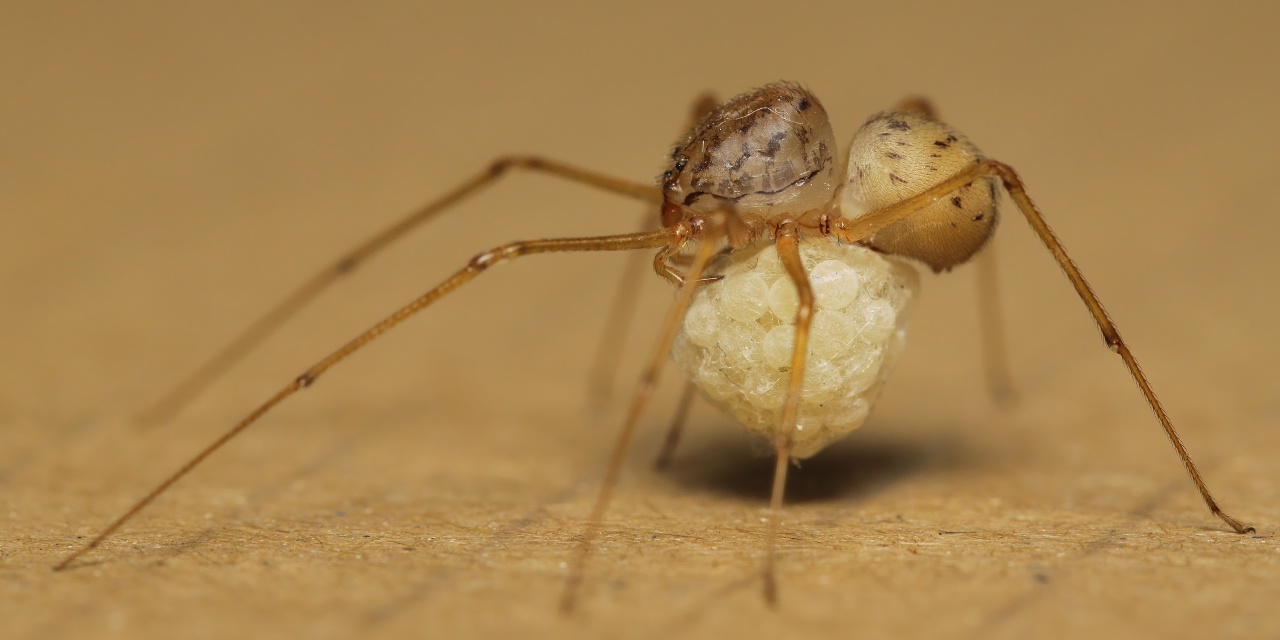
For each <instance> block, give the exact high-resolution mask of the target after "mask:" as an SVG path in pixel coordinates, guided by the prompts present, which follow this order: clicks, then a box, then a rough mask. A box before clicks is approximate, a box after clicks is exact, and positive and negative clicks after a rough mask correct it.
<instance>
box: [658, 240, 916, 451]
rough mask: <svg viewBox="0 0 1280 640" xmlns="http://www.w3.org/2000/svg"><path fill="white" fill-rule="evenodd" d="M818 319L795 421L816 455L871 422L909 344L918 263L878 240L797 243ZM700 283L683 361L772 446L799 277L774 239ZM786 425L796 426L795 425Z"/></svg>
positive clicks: (787, 371) (798, 439)
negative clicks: (882, 250)
mask: <svg viewBox="0 0 1280 640" xmlns="http://www.w3.org/2000/svg"><path fill="white" fill-rule="evenodd" d="M800 255H801V259H802V261H803V263H804V266H805V272H806V273H808V274H809V280H810V282H811V286H812V287H813V295H814V305H815V310H814V319H813V328H812V330H811V332H810V335H811V340H810V342H809V348H808V349H807V354H808V359H807V361H806V363H805V367H804V370H805V371H804V378H803V386H802V387H801V390H802V391H803V395H802V396H801V400H800V405H799V408H798V414H797V418H796V430H795V432H794V434H795V439H794V448H793V450H792V451H793V452H794V453H793V457H794V458H798V459H799V458H808V457H809V456H811V455H813V454H815V453H817V452H819V451H821V450H822V448H823V447H826V446H827V445H829V444H831V443H832V442H835V441H836V440H839V439H840V438H842V437H843V436H845V435H847V434H848V433H849V432H850V431H852V430H854V429H856V428H858V427H859V426H861V425H862V423H863V421H865V420H866V419H867V415H868V414H869V413H870V411H871V407H872V405H873V404H874V403H875V401H876V398H878V397H879V396H880V389H881V387H883V386H884V383H885V381H886V380H887V379H888V378H889V374H890V373H891V372H892V370H893V365H894V364H895V363H897V361H898V357H899V356H900V355H902V349H903V348H904V347H905V346H906V342H907V331H906V329H907V320H908V319H909V317H910V315H911V305H912V303H913V302H914V301H915V298H916V296H917V295H918V294H919V290H920V286H919V283H920V279H919V277H918V276H917V275H916V272H915V269H914V268H913V267H912V266H910V265H908V264H906V263H903V262H897V261H891V260H887V259H885V258H882V257H880V256H879V255H878V254H876V253H875V252H873V251H871V250H870V249H864V248H862V247H850V246H842V245H839V244H836V243H834V242H827V241H823V240H820V239H819V240H813V241H809V242H804V243H802V244H801V245H800ZM716 273H717V274H719V275H721V276H723V279H721V280H719V281H717V282H714V283H712V284H709V285H707V286H705V287H703V288H701V289H700V290H699V291H698V293H697V294H696V295H695V296H694V299H693V303H692V304H690V305H689V312H688V313H687V314H686V315H685V320H684V325H683V327H682V330H681V332H680V335H679V336H677V337H676V342H675V344H674V345H673V347H672V350H671V355H672V359H673V360H674V361H675V363H676V366H677V367H679V369H680V370H681V371H683V372H685V374H687V375H688V376H689V379H690V380H692V381H693V382H694V383H696V384H697V385H698V387H699V388H700V389H702V391H703V393H704V394H706V396H707V397H708V398H710V399H711V400H712V401H713V402H714V403H715V404H716V405H717V406H720V407H722V408H724V409H725V410H726V411H728V412H729V414H730V415H733V416H734V417H736V418H737V419H738V421H739V422H741V423H742V424H743V425H744V426H746V427H747V429H749V430H751V432H753V433H755V434H756V435H757V436H760V437H761V439H762V440H763V442H764V443H766V446H765V447H764V450H766V451H767V450H768V448H769V446H770V445H769V443H773V442H775V441H776V439H777V438H776V437H777V435H778V434H779V429H780V428H781V427H782V412H783V404H784V403H785V401H786V392H787V385H788V383H789V381H790V379H791V358H792V353H793V352H794V350H795V342H796V330H795V315H796V307H797V305H798V300H797V295H796V287H795V283H793V282H792V281H791V278H790V277H788V276H787V272H786V269H785V268H784V267H783V266H782V260H781V259H780V258H779V257H778V252H777V251H776V250H774V248H773V247H772V246H765V247H756V248H754V249H752V250H745V251H742V252H740V253H738V254H734V255H733V256H732V257H731V261H730V262H729V264H727V265H725V266H724V267H723V268H719V269H716ZM788 428H789V427H788Z"/></svg>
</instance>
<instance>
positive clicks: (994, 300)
mask: <svg viewBox="0 0 1280 640" xmlns="http://www.w3.org/2000/svg"><path fill="white" fill-rule="evenodd" d="M977 262H978V264H977V267H978V273H977V281H978V320H979V325H980V326H979V327H978V329H979V331H980V332H981V334H982V370H983V372H984V373H985V374H986V375H985V376H984V377H985V378H986V380H987V390H988V391H989V392H990V393H991V397H992V398H994V399H995V401H996V404H1000V405H1008V404H1010V403H1012V402H1013V400H1014V392H1013V375H1012V374H1011V373H1009V371H1010V369H1009V350H1008V345H1007V342H1006V339H1007V336H1008V333H1007V332H1006V331H1005V326H1004V307H1003V305H1001V304H1000V281H999V270H998V269H997V268H996V266H997V260H996V248H995V247H994V246H992V244H991V243H990V242H988V243H987V246H986V247H984V248H983V250H982V252H981V253H979V254H978V255H977Z"/></svg>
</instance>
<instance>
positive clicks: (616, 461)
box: [560, 214, 725, 614]
mask: <svg viewBox="0 0 1280 640" xmlns="http://www.w3.org/2000/svg"><path fill="white" fill-rule="evenodd" d="M717 218H719V219H715V218H713V219H708V220H704V221H703V222H704V223H705V224H700V223H698V221H694V222H692V223H689V222H685V223H681V225H691V226H692V227H694V228H698V227H702V228H703V231H702V232H701V233H700V234H698V235H695V232H691V233H690V234H688V235H685V236H683V237H680V238H672V241H671V242H668V243H667V245H666V247H667V248H666V249H664V250H663V251H662V252H661V253H660V254H659V255H661V254H662V253H666V252H668V251H678V250H679V248H680V247H681V246H683V244H684V243H685V242H686V241H687V240H690V239H696V240H698V241H699V244H698V250H697V253H696V254H695V255H694V259H693V264H692V265H690V267H689V272H688V274H687V276H688V277H687V278H685V280H684V282H683V283H682V284H681V285H680V289H679V291H678V292H677V294H676V300H675V302H673V303H672V304H671V308H670V309H669V310H668V311H667V317H666V319H665V320H664V321H663V323H662V326H661V330H660V331H659V334H658V339H657V341H656V342H655V343H654V346H653V349H652V350H651V351H650V353H649V360H648V362H647V364H646V365H645V367H644V369H643V371H642V372H641V374H640V380H639V381H638V382H637V383H636V388H635V391H634V392H633V393H632V396H631V406H630V408H629V409H628V410H627V416H626V419H625V421H624V422H623V425H622V432H621V433H620V434H619V435H618V441H617V444H616V445H614V449H613V454H612V455H611V456H610V457H609V466H608V468H607V471H606V472H605V476H604V480H603V481H601V483H600V491H599V492H598V493H597V494H596V501H595V505H594V506H593V507H592V508H591V514H590V516H588V518H587V523H586V524H585V525H584V526H583V529H582V534H581V535H580V536H579V537H578V546H577V549H576V551H575V553H574V555H573V559H572V560H571V562H570V564H569V576H568V578H566V579H565V585H564V591H563V593H562V595H561V598H560V610H561V611H562V612H564V613H566V614H567V613H571V612H572V611H573V610H574V608H575V607H576V606H577V602H578V591H579V589H580V588H581V586H582V580H583V574H584V572H585V570H586V565H587V560H588V558H589V557H590V555H591V550H592V547H593V544H594V542H595V538H596V536H597V535H598V534H599V532H600V525H601V522H602V521H603V520H604V514H605V511H606V510H608V508H609V501H610V500H611V499H612V497H613V490H614V488H615V487H617V485H618V478H619V477H620V476H621V475H622V463H623V460H625V459H626V455H627V450H628V449H630V448H631V442H632V440H634V439H635V432H636V425H637V424H639V422H640V415H641V413H642V412H643V411H644V408H645V405H646V404H648V402H649V397H650V396H652V395H653V390H654V388H655V387H656V386H657V383H658V378H659V376H660V375H661V373H662V368H663V365H665V364H666V361H667V358H668V354H669V353H670V352H671V344H672V343H673V342H675V339H676V334H677V333H678V332H679V330H680V324H681V322H682V321H683V319H684V314H685V311H687V310H688V308H689V303H690V302H691V301H692V300H693V294H694V291H695V290H696V288H697V286H698V284H699V282H700V276H701V275H702V273H703V271H704V270H705V269H706V268H707V264H708V263H709V262H710V261H711V259H712V257H713V256H715V253H716V240H718V239H719V238H720V237H721V236H723V235H724V226H725V225H724V222H723V214H721V215H720V216H718V217H717Z"/></svg>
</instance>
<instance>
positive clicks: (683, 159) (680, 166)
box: [668, 156, 689, 173]
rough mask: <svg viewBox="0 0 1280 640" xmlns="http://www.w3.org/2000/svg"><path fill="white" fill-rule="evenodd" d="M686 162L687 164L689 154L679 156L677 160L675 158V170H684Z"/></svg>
mask: <svg viewBox="0 0 1280 640" xmlns="http://www.w3.org/2000/svg"><path fill="white" fill-rule="evenodd" d="M687 164H689V156H681V157H680V159H679V160H676V171H684V167H685V165H687ZM668 173H670V172H668Z"/></svg>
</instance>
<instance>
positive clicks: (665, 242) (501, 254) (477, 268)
mask: <svg viewBox="0 0 1280 640" xmlns="http://www.w3.org/2000/svg"><path fill="white" fill-rule="evenodd" d="M689 233H690V232H689V230H688V227H687V225H676V226H673V227H670V228H663V229H657V230H654V231H647V232H643V233H628V234H623V235H616V236H598V237H592V238H557V239H549V240H528V241H523V242H512V243H510V244H504V245H502V246H499V247H496V248H494V249H490V250H489V251H485V252H483V253H480V254H478V255H476V256H475V257H474V258H472V259H471V261H470V262H468V263H467V265H466V266H465V267H463V268H462V269H460V270H459V271H457V272H456V273H454V274H453V275H452V276H450V277H449V278H447V279H445V280H444V281H443V282H441V283H440V284H438V285H436V286H435V287H432V288H431V289H430V290H428V291H427V292H426V293H424V294H422V295H421V296H419V297H418V298H416V299H414V300H413V301H412V302H410V303H409V304H406V305H405V306H403V307H401V308H400V309H398V310H397V311H395V312H394V313H392V314H391V315H389V316H387V317H385V318H383V319H382V320H381V321H379V322H378V323H377V324H375V325H373V326H372V327H370V328H369V329H367V330H365V331H364V332H363V333H361V334H360V335H358V336H356V337H355V338H352V339H351V340H350V341H348V342H347V343H346V344H345V345H343V346H342V347H340V348H339V349H337V350H336V351H333V352H332V353H330V354H329V355H327V356H325V357H324V358H322V359H321V360H320V361H318V362H316V363H315V364H314V365H312V366H311V367H310V368H308V369H307V370H306V371H304V372H302V374H300V375H299V376H298V377H296V378H294V379H293V380H292V381H291V382H289V384H287V385H285V386H284V387H283V388H282V389H280V390H279V391H277V392H276V393H275V394H274V395H272V396H271V397H270V398H269V399H268V400H267V401H266V402H263V403H262V404H261V405H259V406H258V408H256V409H254V410H253V411H252V412H250V413H249V415H247V416H246V417H245V418H244V419H242V420H241V421H240V422H238V423H236V425H235V426H233V427H232V428H231V429H229V430H228V431H227V432H226V433H224V434H222V436H220V437H219V438H218V439H217V440H215V441H213V443H212V444H210V445H209V446H207V447H205V448H204V449H203V450H202V451H200V453H198V454H196V455H195V457H193V458H191V459H190V460H189V461H187V463H186V464H184V465H182V467H181V468H179V469H178V470H177V471H176V472H174V473H173V474H172V475H170V476H169V477H168V478H166V479H165V480H164V481H163V482H161V483H160V484H159V485H157V486H156V488H155V489H153V490H152V491H151V493H148V494H147V495H146V496H145V497H143V498H142V499H141V500H139V501H138V502H137V503H135V504H134V505H133V506H132V507H130V508H129V510H128V511H126V512H125V514H124V515H122V516H120V517H119V518H117V519H116V520H115V521H114V522H112V523H111V524H110V525H108V526H107V527H106V528H105V529H103V530H102V532H101V533H99V534H98V535H97V536H96V537H94V538H93V540H90V541H89V543H88V544H86V545H84V546H83V547H81V548H80V549H78V550H77V551H75V552H74V553H72V554H71V555H69V556H67V557H66V558H65V559H63V561H62V562H60V563H58V565H57V566H55V567H54V568H53V569H54V571H61V570H63V569H66V568H67V567H68V566H70V565H71V563H72V562H74V561H75V560H76V558H79V557H81V556H83V555H84V554H86V553H88V552H89V551H92V550H93V549H94V548H95V547H97V546H98V545H99V544H101V543H102V541H103V540H105V539H106V538H107V537H108V536H110V535H111V534H112V533H114V532H115V531H116V530H117V529H119V528H120V527H121V526H122V525H124V524H125V523H126V522H128V521H129V520H130V519H131V518H133V516H134V515H136V514H137V513H138V512H139V511H142V510H143V509H144V508H146V506H147V505H149V504H151V502H152V501H154V500H155V499H156V498H157V497H159V496H160V495H161V494H163V493H164V492H165V491H166V490H168V489H169V487H171V486H173V484H174V483H176V482H177V481H178V480H180V479H182V477H183V476H185V475H187V473H189V472H190V471H191V470H192V469H194V468H195V467H196V466H197V465H199V464H200V463H201V462H203V461H204V459H205V458H208V457H209V456H210V455H211V454H213V453H214V452H215V451H217V450H218V449H220V448H222V446H223V445H225V444H227V442H229V441H230V440H231V439H232V438H235V437H236V436H237V435H239V434H240V433H241V432H242V431H244V430H245V429H247V428H249V426H251V425H253V424H254V423H256V422H257V421H258V419H259V418H261V417H262V416H263V415H265V414H266V413H267V412H268V411H270V410H271V409H272V408H273V407H275V406H276V405H278V404H280V403H281V402H283V401H284V400H285V399H286V398H288V397H289V396H292V395H293V394H295V393H297V392H298V391H301V390H303V389H306V388H307V387H310V386H311V385H312V384H314V383H315V381H316V379H317V378H319V377H320V376H321V375H322V374H324V372H326V371H328V370H329V369H330V368H332V367H333V366H334V365H337V364H338V363H339V362H341V361H343V360H345V359H346V358H347V357H348V356H350V355H351V354H353V353H355V352H356V351H358V350H359V349H361V348H362V347H364V346H365V345H367V344H369V343H370V342H372V341H374V340H375V339H377V338H378V337H379V336H381V335H382V334H384V333H386V332H388V331H390V330H391V329H392V328H394V327H396V326H397V325H399V324H400V323H402V322H404V321H405V320H407V319H409V318H410V317H411V316H413V315H414V314H416V313H418V312H419V311H422V310H423V309H425V308H427V307H428V306H430V305H431V304H432V303H434V302H436V301H437V300H439V299H440V298H443V297H444V296H445V295H447V294H449V293H450V292H452V291H453V290H455V289H457V288H459V287H461V286H462V285H464V284H466V283H468V282H470V281H471V280H472V279H474V278H475V277H476V276H478V275H480V274H481V273H483V272H484V271H485V270H487V269H489V267H492V266H494V265H497V264H501V263H503V262H507V261H509V260H513V259H515V258H518V257H521V256H525V255H532V254H538V253H553V252H570V251H575V252H576V251H622V250H627V249H646V248H655V247H662V246H669V245H672V244H676V243H680V242H683V238H685V237H687V236H688V235H689Z"/></svg>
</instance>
